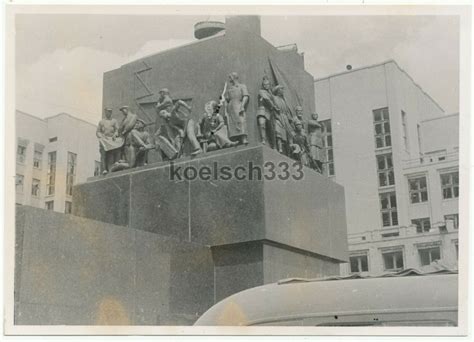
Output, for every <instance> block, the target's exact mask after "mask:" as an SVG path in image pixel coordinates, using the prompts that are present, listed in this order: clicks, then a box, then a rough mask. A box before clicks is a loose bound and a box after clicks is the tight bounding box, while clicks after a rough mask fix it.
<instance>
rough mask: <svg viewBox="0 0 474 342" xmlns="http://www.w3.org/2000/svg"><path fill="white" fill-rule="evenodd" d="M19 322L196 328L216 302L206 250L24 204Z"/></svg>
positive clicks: (19, 242)
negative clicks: (192, 325)
mask: <svg viewBox="0 0 474 342" xmlns="http://www.w3.org/2000/svg"><path fill="white" fill-rule="evenodd" d="M15 251H16V258H15V320H14V322H15V324H16V325H44V324H47V325H165V324H170V325H178V324H182V325H190V324H192V323H193V322H194V321H195V320H196V319H197V318H198V317H199V315H200V314H202V313H203V312H204V311H205V310H207V309H208V308H209V307H210V306H211V305H212V304H213V303H214V292H213V286H214V285H213V281H214V274H213V261H212V256H211V251H210V249H209V248H208V247H205V246H200V245H196V244H192V243H187V242H183V241H178V240H176V239H172V238H169V237H163V236H161V235H159V234H152V233H148V232H145V231H141V230H135V229H128V228H126V227H122V226H115V225H111V224H108V223H103V222H98V221H93V220H89V219H84V218H80V217H76V216H73V215H65V214H60V213H55V212H51V211H46V210H43V209H37V208H32V207H26V206H25V207H18V208H17V221H16V250H15Z"/></svg>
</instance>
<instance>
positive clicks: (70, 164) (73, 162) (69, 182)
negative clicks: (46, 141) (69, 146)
mask: <svg viewBox="0 0 474 342" xmlns="http://www.w3.org/2000/svg"><path fill="white" fill-rule="evenodd" d="M76 168H77V154H75V153H72V152H68V156H67V172H66V194H67V195H69V196H72V188H73V185H74V181H75V177H76ZM46 181H47V182H46V195H47V196H51V195H54V193H55V186H56V151H53V152H49V153H48V174H47V178H46ZM23 184H24V176H23V175H21V174H17V175H16V181H15V187H16V192H17V193H23ZM40 189H41V182H40V180H39V179H36V178H33V180H32V186H31V194H32V195H33V196H35V197H39V196H40Z"/></svg>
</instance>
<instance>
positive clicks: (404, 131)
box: [402, 110, 409, 151]
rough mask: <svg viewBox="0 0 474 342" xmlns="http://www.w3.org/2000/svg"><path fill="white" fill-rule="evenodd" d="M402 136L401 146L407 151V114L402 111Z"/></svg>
mask: <svg viewBox="0 0 474 342" xmlns="http://www.w3.org/2000/svg"><path fill="white" fill-rule="evenodd" d="M402 134H403V146H405V150H407V151H408V147H409V146H408V126H407V114H406V113H405V112H404V111H403V110H402Z"/></svg>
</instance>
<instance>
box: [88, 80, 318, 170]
mask: <svg viewBox="0 0 474 342" xmlns="http://www.w3.org/2000/svg"><path fill="white" fill-rule="evenodd" d="M158 94H159V95H158V99H157V102H156V105H155V121H154V122H150V123H146V122H145V121H143V120H141V119H139V118H138V116H137V114H135V113H133V112H132V111H131V110H130V108H129V107H128V106H122V107H121V108H120V111H121V112H122V114H123V119H122V121H121V123H120V124H118V122H117V120H116V119H114V118H112V109H110V108H105V109H104V118H103V119H102V120H101V121H100V122H99V125H98V127H97V134H96V135H97V138H98V139H99V145H100V147H99V149H100V153H101V169H102V173H103V174H107V173H109V172H113V171H118V170H123V169H127V168H134V167H138V166H144V165H147V163H148V151H150V150H152V149H155V150H157V151H158V152H159V153H160V155H161V158H162V160H164V161H167V160H168V161H170V160H174V159H177V158H180V157H181V156H183V155H184V150H185V146H186V148H187V150H189V154H190V155H191V156H196V155H199V154H201V153H206V152H209V151H213V150H217V149H223V148H230V147H234V146H238V145H247V144H248V125H247V120H248V119H249V118H248V114H247V111H248V109H247V107H248V104H249V101H250V95H249V92H248V89H247V86H246V85H245V84H243V83H241V82H240V80H239V75H238V74H237V73H236V72H232V73H230V74H229V75H228V80H227V82H225V85H224V89H223V91H222V93H221V95H220V98H219V100H218V101H217V100H213V99H210V100H209V101H207V102H206V104H205V106H204V112H203V114H202V115H200V116H199V118H198V120H194V119H192V118H191V116H190V114H191V112H192V108H191V106H190V105H188V104H187V103H186V102H185V101H183V100H180V99H178V100H174V99H173V98H172V97H171V95H170V92H169V90H168V89H167V88H163V89H160V90H159V92H158ZM255 120H256V122H257V125H258V132H259V136H260V142H261V143H262V144H265V145H267V144H268V145H269V146H270V147H272V148H274V149H276V150H277V151H278V152H279V153H282V154H285V155H287V156H288V157H291V158H293V159H296V160H298V161H300V162H301V163H302V164H303V165H305V166H308V167H311V168H313V169H315V170H316V171H318V172H320V173H322V171H323V167H322V166H323V159H324V158H323V151H324V149H323V139H322V126H321V124H320V123H319V122H318V116H317V114H312V115H311V119H309V120H305V119H304V116H303V108H302V107H301V106H296V107H295V108H294V111H293V110H292V109H291V107H290V105H289V104H288V102H287V101H286V99H285V88H284V87H283V86H282V85H276V86H274V87H272V85H271V82H270V80H269V78H268V77H267V76H264V77H263V79H262V83H261V89H260V90H259V91H258V95H257V111H256V115H255ZM152 125H153V126H154V127H155V129H154V134H150V133H149V132H148V131H147V130H146V129H145V128H146V127H147V126H152Z"/></svg>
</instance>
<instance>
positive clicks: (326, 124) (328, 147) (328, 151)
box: [321, 119, 335, 176]
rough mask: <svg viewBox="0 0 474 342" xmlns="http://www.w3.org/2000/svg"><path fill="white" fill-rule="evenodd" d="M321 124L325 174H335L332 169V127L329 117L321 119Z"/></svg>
mask: <svg viewBox="0 0 474 342" xmlns="http://www.w3.org/2000/svg"><path fill="white" fill-rule="evenodd" d="M321 125H322V126H323V130H324V135H323V146H324V149H325V154H324V155H325V158H326V160H325V162H326V171H325V172H326V174H327V175H328V176H334V175H335V169H334V150H333V143H332V128H331V119H328V120H322V121H321Z"/></svg>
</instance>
